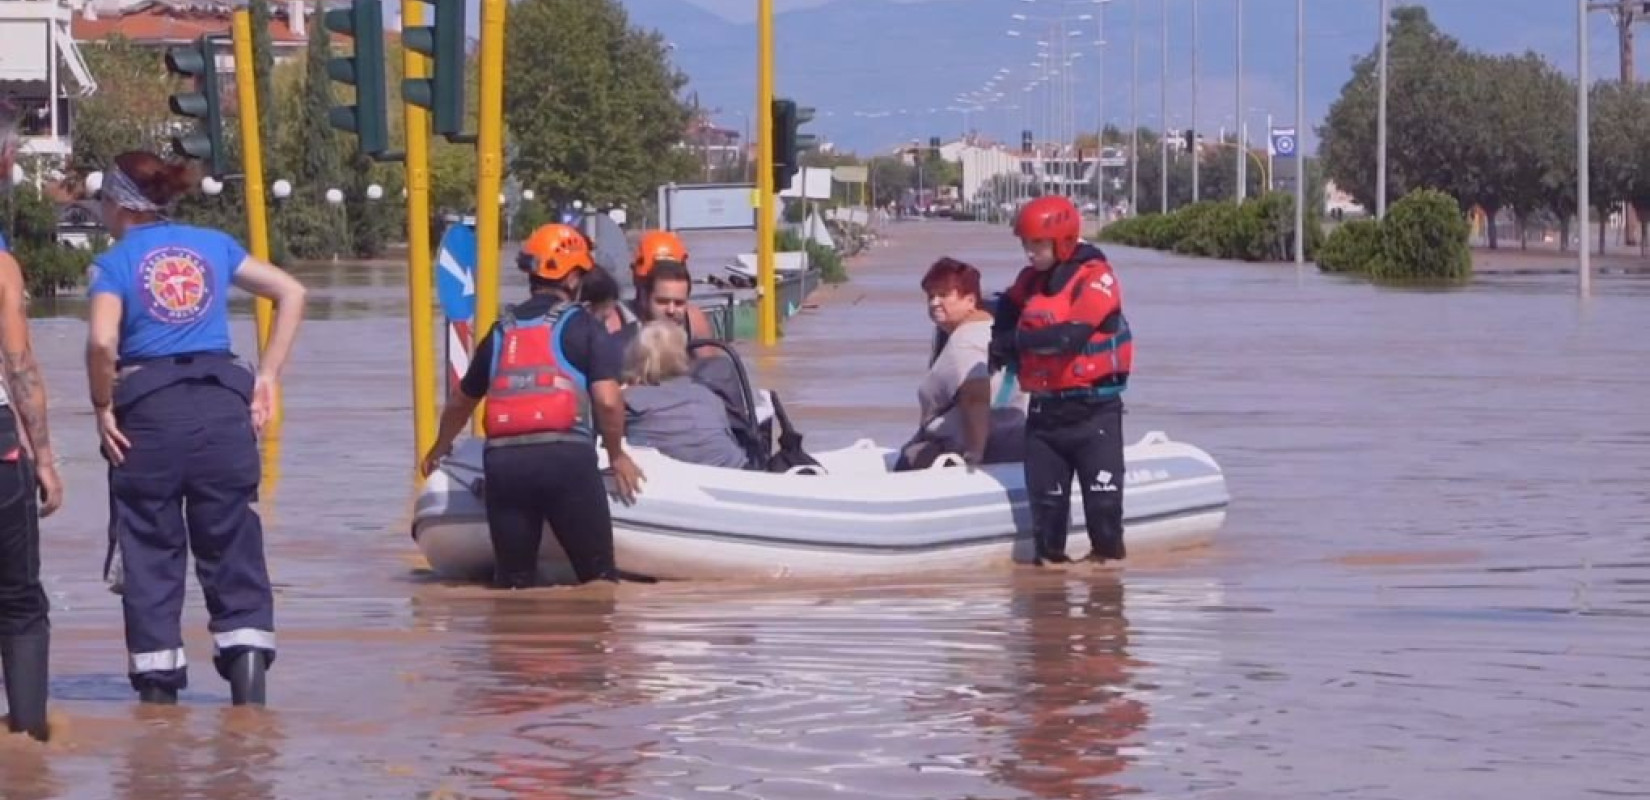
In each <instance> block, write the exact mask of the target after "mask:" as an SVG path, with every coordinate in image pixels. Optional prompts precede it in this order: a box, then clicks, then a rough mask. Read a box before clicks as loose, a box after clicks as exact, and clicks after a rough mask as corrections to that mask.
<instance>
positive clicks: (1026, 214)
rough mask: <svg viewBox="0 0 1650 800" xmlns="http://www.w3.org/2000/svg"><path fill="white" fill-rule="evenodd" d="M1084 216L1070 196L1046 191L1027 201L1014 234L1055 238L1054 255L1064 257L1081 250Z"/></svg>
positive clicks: (1016, 222)
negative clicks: (1079, 212) (1051, 193)
mask: <svg viewBox="0 0 1650 800" xmlns="http://www.w3.org/2000/svg"><path fill="white" fill-rule="evenodd" d="M1082 219H1083V218H1082V216H1080V215H1079V214H1078V213H1077V206H1076V205H1074V204H1073V203H1072V202H1071V199H1070V198H1067V197H1062V196H1060V195H1044V196H1042V197H1039V198H1037V199H1035V200H1033V201H1031V202H1029V203H1027V204H1026V207H1025V208H1023V209H1021V210H1020V216H1018V217H1016V218H1015V220H1014V235H1015V236H1018V237H1020V238H1021V239H1027V240H1031V241H1038V240H1047V241H1052V242H1054V257H1055V258H1058V259H1060V260H1061V261H1064V260H1066V259H1068V258H1071V254H1072V253H1074V252H1076V251H1077V239H1078V237H1079V236H1080V235H1081V234H1082V228H1083V222H1082Z"/></svg>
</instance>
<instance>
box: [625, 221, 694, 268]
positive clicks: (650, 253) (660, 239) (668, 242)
mask: <svg viewBox="0 0 1650 800" xmlns="http://www.w3.org/2000/svg"><path fill="white" fill-rule="evenodd" d="M687 260H688V251H687V246H686V245H684V244H682V240H681V238H680V237H678V236H677V235H676V234H674V233H671V232H670V231H648V232H646V233H644V234H642V240H641V242H640V243H638V244H637V245H636V258H635V260H633V261H632V262H631V263H630V269H631V271H632V272H633V273H635V275H636V277H637V278H646V277H647V276H648V273H650V272H652V271H653V265H654V264H656V263H658V262H660V261H675V262H676V263H678V264H681V265H683V266H687Z"/></svg>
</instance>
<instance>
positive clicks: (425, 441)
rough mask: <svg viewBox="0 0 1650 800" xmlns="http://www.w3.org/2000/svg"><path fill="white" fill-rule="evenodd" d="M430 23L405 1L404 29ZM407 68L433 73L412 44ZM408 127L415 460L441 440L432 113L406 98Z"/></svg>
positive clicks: (415, 0) (413, 74) (415, 1)
mask: <svg viewBox="0 0 1650 800" xmlns="http://www.w3.org/2000/svg"><path fill="white" fill-rule="evenodd" d="M422 24H424V3H423V2H422V0H401V26H402V28H403V29H405V28H408V27H414V26H418V25H422ZM401 64H402V70H403V71H404V72H405V73H406V77H408V78H413V79H417V78H423V77H426V76H428V75H429V70H430V63H429V59H427V58H425V57H424V56H423V55H421V54H419V53H418V52H416V51H414V50H413V49H412V48H410V47H404V48H402V62H401ZM401 107H402V109H403V111H404V114H405V116H404V117H403V119H404V120H405V123H406V124H405V126H404V127H405V128H406V130H407V306H408V319H409V320H410V321H411V324H412V331H411V333H412V384H413V385H412V395H413V449H414V453H413V459H414V463H416V462H417V459H419V458H423V456H424V454H425V453H427V452H429V450H430V445H432V444H435V434H436V397H435V360H436V356H435V314H434V312H433V310H432V308H433V306H434V298H433V297H432V296H431V295H432V293H433V289H432V284H433V283H434V281H435V274H434V265H433V264H432V259H431V254H430V113H429V112H428V111H426V110H424V108H423V107H421V106H419V105H417V104H414V103H409V102H406V101H405V99H403V101H402V106H401Z"/></svg>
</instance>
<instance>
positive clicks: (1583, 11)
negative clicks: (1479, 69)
mask: <svg viewBox="0 0 1650 800" xmlns="http://www.w3.org/2000/svg"><path fill="white" fill-rule="evenodd" d="M1576 3H1577V8H1578V10H1577V12H1576V14H1577V16H1576V232H1577V233H1579V234H1580V236H1579V237H1578V238H1579V239H1580V242H1579V244H1578V246H1577V247H1576V258H1577V263H1576V291H1577V292H1578V293H1579V294H1580V295H1581V296H1582V297H1587V295H1588V294H1589V293H1590V292H1591V291H1592V288H1593V274H1592V273H1593V265H1592V254H1591V253H1589V252H1588V251H1587V225H1588V220H1587V212H1588V210H1589V209H1590V207H1591V205H1592V198H1591V197H1590V196H1589V195H1590V194H1591V191H1592V187H1591V186H1589V185H1588V180H1587V178H1588V176H1587V168H1588V166H1589V165H1590V164H1591V161H1592V160H1591V159H1590V158H1589V157H1588V155H1589V154H1588V152H1587V150H1588V144H1589V142H1588V140H1589V139H1591V138H1592V124H1591V121H1590V120H1589V119H1588V108H1587V90H1588V88H1589V84H1590V83H1591V79H1590V78H1589V77H1588V76H1587V58H1588V55H1587V0H1576Z"/></svg>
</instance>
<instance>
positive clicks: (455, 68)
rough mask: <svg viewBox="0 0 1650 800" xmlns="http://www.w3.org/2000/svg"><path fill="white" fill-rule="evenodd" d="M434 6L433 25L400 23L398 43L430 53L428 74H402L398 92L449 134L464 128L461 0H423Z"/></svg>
mask: <svg viewBox="0 0 1650 800" xmlns="http://www.w3.org/2000/svg"><path fill="white" fill-rule="evenodd" d="M425 2H428V3H430V4H431V5H433V6H435V22H434V24H432V25H420V26H414V27H410V28H408V27H403V28H402V29H401V44H402V46H404V47H406V48H407V49H408V50H411V51H413V52H415V53H421V54H423V55H426V56H429V57H430V62H431V63H430V72H429V74H430V77H428V78H405V79H403V80H402V81H401V95H402V96H403V97H405V98H406V100H407V102H409V103H412V104H413V105H415V106H419V107H421V108H427V109H429V110H430V118H431V123H432V126H431V127H432V129H433V130H434V131H435V132H436V133H438V134H441V135H443V136H447V137H452V136H456V135H458V134H461V133H463V131H464V0H425Z"/></svg>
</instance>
